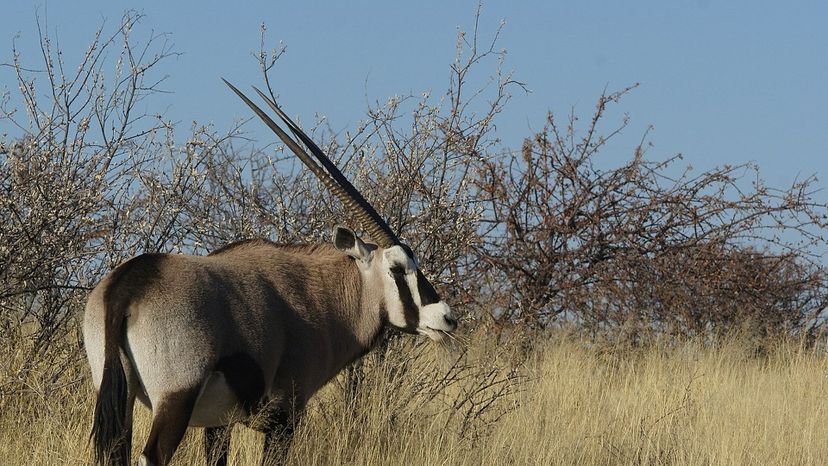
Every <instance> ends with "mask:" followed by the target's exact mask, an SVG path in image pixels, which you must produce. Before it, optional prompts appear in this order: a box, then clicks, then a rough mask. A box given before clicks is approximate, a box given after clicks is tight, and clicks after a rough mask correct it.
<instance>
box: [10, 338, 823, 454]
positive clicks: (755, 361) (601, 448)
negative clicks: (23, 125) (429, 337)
mask: <svg viewBox="0 0 828 466" xmlns="http://www.w3.org/2000/svg"><path fill="white" fill-rule="evenodd" d="M0 346H2V348H0V356H2V357H4V358H5V362H4V363H2V364H1V365H0V369H2V372H0V390H2V392H0V462H1V463H2V464H8V465H16V464H20V465H29V464H42V465H51V464H61V465H65V464H89V461H90V460H89V458H90V451H89V445H88V440H87V439H88V438H89V431H90V417H91V412H92V408H93V406H94V400H93V393H92V390H91V387H90V383H89V381H88V377H87V376H86V371H87V369H86V367H85V366H84V363H83V360H82V359H78V357H77V354H76V353H77V351H78V348H77V344H75V345H67V347H66V348H63V349H62V350H55V351H59V352H60V354H58V355H51V354H50V355H48V356H44V357H43V358H39V359H38V360H37V361H36V362H35V363H33V362H32V360H31V358H29V357H28V356H26V355H27V354H29V352H28V351H27V350H28V349H30V347H29V346H27V344H26V342H21V341H16V342H10V341H4V342H3V343H0ZM521 348H525V345H519V344H517V343H514V344H512V343H509V342H505V343H501V344H500V345H499V346H496V345H493V344H492V340H489V339H488V337H475V338H473V339H472V341H471V342H470V344H469V346H468V348H467V351H466V352H465V353H464V354H463V355H462V356H461V357H459V358H458V357H457V356H454V355H450V354H447V353H446V352H445V351H443V350H441V349H438V348H435V347H434V346H432V345H429V344H427V343H425V342H422V341H415V340H414V339H400V340H395V341H394V342H392V344H391V350H390V353H389V356H388V357H386V358H385V360H382V361H380V360H379V359H378V358H376V357H374V356H372V357H369V358H368V359H367V360H366V362H365V364H364V368H363V369H364V374H365V376H364V379H363V382H362V384H361V388H360V391H359V392H358V394H357V395H356V397H355V398H354V399H353V400H346V397H345V396H344V393H345V391H344V389H343V382H342V378H340V379H337V380H336V381H334V382H332V383H331V384H329V386H327V387H326V388H325V389H324V390H323V391H322V392H321V393H319V394H318V396H317V397H316V399H315V400H314V402H313V403H312V404H311V406H310V407H309V409H308V413H307V416H306V417H305V419H304V420H303V422H302V423H301V425H300V427H299V430H298V432H297V435H296V440H295V443H294V446H293V449H292V450H291V463H292V464H302V465H328V464H359V465H363V464H365V465H386V464H418V465H419V464H423V465H441V464H452V465H454V464H460V465H465V464H468V465H479V464H544V465H545V464H607V465H615V464H717V465H718V464H815V465H816V464H828V442H827V441H826V439H828V359H826V357H825V356H824V355H821V354H817V352H815V351H813V350H809V349H806V348H803V347H802V346H801V345H798V344H797V343H796V342H779V343H778V344H776V345H775V346H774V347H772V348H771V349H770V350H769V351H768V352H767V353H766V354H765V355H763V356H761V357H760V356H755V355H754V354H753V353H752V352H751V351H750V350H749V349H748V346H747V345H744V344H741V343H740V342H739V341H731V342H727V343H723V344H719V345H716V346H705V345H702V344H700V343H698V342H688V343H684V344H679V345H673V346H667V345H665V346H664V347H651V348H647V349H623V348H622V349H618V348H615V349H614V348H607V347H605V346H593V345H589V344H586V343H585V342H582V341H579V340H577V339H573V338H566V337H562V338H557V339H556V338H552V339H550V340H548V341H546V342H544V343H542V344H537V345H535V347H534V349H533V350H531V351H529V352H528V353H527V352H524V350H522V349H521ZM56 361H69V362H66V363H65V364H66V367H62V368H60V370H58V371H56V367H55V364H56ZM55 374H57V375H55ZM136 411H137V413H136V429H135V437H134V438H135V441H134V445H133V448H134V451H135V452H137V451H140V449H141V448H142V446H143V441H144V440H145V439H146V436H147V432H148V430H149V414H148V411H147V410H146V409H144V408H143V407H139V408H136ZM233 435H234V438H233V443H232V446H231V463H232V464H236V465H247V464H258V462H259V461H260V454H261V452H260V450H261V436H260V435H259V434H257V433H255V432H253V431H250V430H249V429H247V428H245V427H242V426H237V427H236V428H235V429H234V431H233ZM203 461H204V460H203V454H202V451H201V432H200V429H191V430H190V431H189V432H188V434H187V437H186V438H185V441H184V442H183V444H182V445H181V447H180V448H179V450H178V452H177V453H176V456H175V461H174V463H175V464H179V465H187V464H203Z"/></svg>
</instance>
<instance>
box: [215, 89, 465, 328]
mask: <svg viewBox="0 0 828 466" xmlns="http://www.w3.org/2000/svg"><path fill="white" fill-rule="evenodd" d="M224 82H225V84H227V85H228V86H230V88H231V89H232V90H233V91H234V92H235V93H236V94H237V95H238V96H239V97H240V98H241V99H242V100H243V101H244V102H245V103H246V104H247V105H248V106H249V107H250V108H251V109H252V110H253V112H255V113H256V115H258V116H259V118H261V119H262V120H263V121H264V122H265V124H267V126H268V127H269V128H270V129H271V130H272V131H273V132H274V133H276V135H277V136H279V139H281V140H282V142H284V143H285V145H287V147H288V148H290V150H291V151H292V152H293V153H294V154H296V156H297V157H299V159H300V160H302V162H303V163H304V164H305V165H306V166H307V167H308V168H309V169H310V170H311V171H312V172H313V173H314V174H315V175H316V176H317V178H319V180H320V181H322V183H323V184H324V185H325V187H326V188H328V190H330V191H331V192H332V193H333V194H335V195H336V197H338V198H339V200H340V201H342V203H343V204H345V206H346V207H347V208H348V210H350V211H351V213H352V214H353V215H354V216H355V217H356V218H357V219H358V220H359V222H360V224H361V225H362V227H363V228H364V229H365V230H366V231H367V232H368V234H369V235H371V238H372V239H373V241H374V243H375V244H369V243H365V242H363V241H362V240H361V239H360V238H359V237H358V236H357V235H356V234H355V233H354V232H353V231H352V230H350V229H348V228H345V227H341V226H337V227H336V228H334V233H333V243H334V246H335V247H336V248H337V249H339V250H340V251H342V252H344V253H345V254H347V255H348V256H350V257H352V258H353V259H354V260H355V262H356V264H357V266H358V267H359V270H360V273H362V275H363V277H365V281H366V283H371V284H372V285H369V286H376V287H381V289H382V308H383V309H384V310H385V312H386V313H387V319H388V323H389V324H391V325H392V326H393V327H396V328H397V329H400V330H402V331H404V332H408V333H420V334H423V335H427V336H428V337H429V338H431V339H432V340H441V339H442V338H443V335H444V332H451V331H453V330H454V329H456V328H457V320H456V319H455V318H454V315H453V314H452V313H451V308H449V306H448V304H446V303H445V302H444V301H443V300H442V299H441V298H440V295H439V294H438V293H437V291H436V290H435V289H434V286H433V285H432V284H431V282H430V281H429V280H428V279H427V278H426V277H425V275H423V273H422V271H420V268H419V264H418V263H417V260H416V258H415V257H414V253H413V252H412V250H411V248H409V247H408V246H406V245H405V244H403V243H402V242H401V241H400V240H399V239H398V238H397V236H396V235H395V234H394V232H393V231H392V230H391V228H390V227H389V226H388V224H387V223H386V222H385V221H384V220H383V219H382V217H380V215H379V214H378V213H377V212H376V210H374V208H373V207H372V206H371V204H369V203H368V201H366V200H365V198H363V197H362V195H361V194H360V193H359V191H357V190H356V188H354V186H353V185H352V184H351V183H350V182H349V181H348V180H347V179H346V178H345V176H344V175H343V174H342V172H340V171H339V169H338V168H337V167H336V165H334V163H333V162H331V160H330V159H329V158H328V157H327V156H326V155H325V154H324V152H322V150H321V149H320V148H319V146H317V145H316V144H315V143H314V142H313V141H312V140H311V139H310V138H309V137H308V136H307V135H306V134H305V133H304V132H303V131H302V130H301V129H300V128H299V127H298V126H297V125H296V124H295V123H294V122H293V121H292V120H291V119H290V118H289V117H288V116H287V115H286V114H285V113H284V112H283V111H282V109H281V108H279V106H278V105H277V104H276V102H274V101H273V100H272V99H271V98H270V97H268V96H267V95H265V94H264V93H263V92H261V91H260V90H258V89H256V92H257V93H258V94H259V96H260V97H261V98H262V99H264V100H265V102H267V104H268V106H269V107H270V108H271V109H272V110H273V111H274V112H276V114H277V115H278V116H279V118H281V120H282V121H283V122H284V123H285V125H287V127H288V128H289V129H290V131H291V132H292V133H293V134H294V135H295V136H296V138H298V139H299V141H301V142H302V143H303V144H304V145H305V146H306V147H307V148H308V149H309V150H310V152H311V153H312V154H313V157H314V158H315V159H316V161H314V158H311V156H309V155H308V154H307V152H305V150H304V149H303V148H302V147H301V146H300V145H299V143H298V142H297V141H296V140H294V139H293V138H291V137H290V136H289V135H288V134H287V133H285V131H283V130H282V128H280V127H279V125H277V124H276V122H274V121H273V120H272V119H271V118H270V117H269V116H268V115H267V114H266V113H264V112H263V111H262V110H261V109H260V108H259V107H258V106H257V105H256V104H254V103H253V102H252V101H251V100H250V99H248V98H247V96H245V95H244V94H242V92H241V91H239V90H238V89H236V88H235V87H234V86H233V85H232V84H230V83H229V82H227V81H226V80H225V81H224ZM254 89H255V88H254Z"/></svg>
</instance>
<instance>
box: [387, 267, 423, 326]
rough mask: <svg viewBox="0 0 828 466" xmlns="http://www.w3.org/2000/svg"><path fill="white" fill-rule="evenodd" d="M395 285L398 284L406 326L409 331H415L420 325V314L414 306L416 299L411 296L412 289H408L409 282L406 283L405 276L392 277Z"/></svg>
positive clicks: (395, 275)
mask: <svg viewBox="0 0 828 466" xmlns="http://www.w3.org/2000/svg"><path fill="white" fill-rule="evenodd" d="M392 276H393V277H394V283H396V284H397V292H398V293H399V295H400V301H402V306H403V316H404V317H405V325H406V328H407V329H409V330H414V329H415V328H417V326H418V325H420V312H419V310H417V305H416V304H414V298H413V297H412V296H411V289H410V288H409V287H408V282H407V281H405V275H397V274H394V275H392Z"/></svg>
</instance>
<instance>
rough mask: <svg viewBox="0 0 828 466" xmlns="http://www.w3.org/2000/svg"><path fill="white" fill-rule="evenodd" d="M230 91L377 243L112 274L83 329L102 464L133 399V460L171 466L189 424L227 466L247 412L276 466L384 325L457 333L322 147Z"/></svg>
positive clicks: (341, 233)
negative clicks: (317, 397)
mask: <svg viewBox="0 0 828 466" xmlns="http://www.w3.org/2000/svg"><path fill="white" fill-rule="evenodd" d="M225 83H227V82H226V81H225ZM227 85H228V86H230V87H231V88H232V89H233V91H234V92H235V93H236V94H238V96H239V97H241V99H242V100H244V102H245V103H247V105H249V106H250V108H252V109H253V111H254V112H255V113H256V114H257V115H258V116H259V117H260V118H261V119H262V120H264V122H265V123H266V124H267V125H268V126H269V127H270V128H271V130H273V131H274V132H275V133H276V134H277V135H278V136H279V138H280V139H281V140H282V141H283V142H284V143H285V144H286V145H287V147H288V148H290V149H291V150H292V151H293V152H294V153H295V154H296V155H297V156H298V157H299V158H300V159H301V160H302V162H304V164H305V165H307V166H308V168H310V169H311V170H312V171H313V173H314V174H316V176H317V177H319V179H320V180H321V181H322V182H323V183H324V184H325V186H326V187H327V188H328V189H329V190H330V191H331V192H332V193H333V194H335V195H336V197H338V198H339V199H340V200H341V201H342V202H343V203H344V204H345V205H346V206H347V208H348V209H349V211H350V212H351V213H352V214H353V215H354V216H355V217H356V219H357V220H359V222H360V223H361V225H362V227H363V228H364V229H365V230H366V231H367V232H368V233H369V234H370V236H371V238H372V239H373V241H374V242H375V243H376V244H370V243H365V242H363V241H362V240H361V239H360V238H359V237H358V236H357V235H356V234H355V233H354V232H353V231H351V230H349V229H347V228H344V227H341V226H337V227H335V228H334V230H333V241H332V243H333V244H316V245H281V244H275V243H272V242H270V241H267V240H264V239H255V240H247V241H241V242H237V243H233V244H230V245H228V246H225V247H223V248H221V249H219V250H217V251H215V252H213V253H211V254H210V255H208V256H190V255H175V254H143V255H140V256H137V257H134V258H132V259H130V260H128V261H127V262H125V263H123V264H121V265H120V266H118V267H117V268H115V269H114V270H113V271H112V272H111V273H109V275H107V276H106V277H105V278H104V279H103V280H102V281H101V282H100V283H99V284H98V285H97V286H96V287H95V289H94V290H93V291H92V292H91V294H90V296H89V300H88V302H87V305H86V312H85V315H84V321H83V338H84V342H85V344H86V353H87V357H88V359H89V365H90V367H91V369H92V381H93V383H94V385H95V387H96V389H97V391H98V397H97V401H96V404H95V415H94V425H93V428H92V437H93V441H94V450H95V455H96V459H97V461H98V462H108V463H112V464H126V463H129V456H130V454H129V451H130V446H131V433H132V411H133V406H134V402H135V399H136V398H137V399H138V400H140V401H141V403H142V404H144V405H146V406H147V407H149V408H150V409H151V410H152V427H151V431H150V434H149V439H148V441H147V443H146V446H145V447H144V450H143V454H142V455H141V458H140V461H139V463H141V464H166V463H167V462H169V461H170V458H171V457H172V455H173V452H174V451H175V449H176V447H177V446H178V444H179V442H180V441H181V438H182V436H183V435H184V432H185V431H186V429H187V426H188V425H190V426H202V427H205V428H206V429H205V448H206V450H207V452H208V454H207V458H208V462H211V463H217V464H225V463H226V461H227V449H228V446H229V432H228V431H227V430H226V429H227V427H226V426H227V425H228V422H230V421H231V420H232V419H238V418H239V416H241V417H242V418H245V417H250V416H253V415H257V416H256V417H257V418H259V419H264V422H259V423H258V425H256V426H253V427H254V428H257V429H259V430H262V431H264V432H265V458H266V459H268V458H270V459H271V460H274V459H275V461H281V460H282V459H284V454H285V452H286V449H287V445H289V442H290V437H291V435H292V428H293V425H294V419H295V418H296V416H297V415H298V414H299V413H301V411H302V409H303V408H304V406H305V404H306V403H307V402H308V399H309V398H310V397H311V396H312V395H313V394H314V393H315V392H316V391H317V390H319V389H320V388H321V387H322V386H323V385H324V384H325V383H326V382H328V381H329V380H330V379H331V378H333V377H334V376H335V375H336V374H337V373H338V372H339V371H340V370H341V369H342V368H344V367H345V366H347V365H348V364H349V363H351V362H353V361H354V360H356V359H358V358H360V357H361V356H362V355H364V354H365V353H366V352H367V351H368V350H369V349H370V348H371V346H372V345H373V344H374V342H375V341H376V340H377V338H378V336H379V335H380V334H381V332H382V330H383V328H384V327H385V326H386V325H390V326H392V327H394V328H397V329H400V330H402V331H404V332H407V333H420V334H424V335H427V336H429V337H430V338H432V339H434V340H440V339H441V338H442V337H443V332H451V331H453V330H454V329H455V328H456V327H457V321H456V320H455V318H454V316H453V315H452V312H451V310H450V308H449V306H448V305H447V304H446V303H445V302H443V301H442V299H441V298H440V296H439V295H438V294H437V292H436V291H435V289H434V287H433V286H432V284H431V283H430V282H429V281H428V279H426V278H425V276H424V275H423V273H422V272H421V271H420V270H419V268H418V265H417V262H416V260H415V259H414V256H413V254H412V252H411V250H410V249H409V248H408V247H407V246H405V245H404V244H402V243H401V242H400V241H399V239H398V238H397V236H396V235H395V234H394V233H393V231H392V230H391V228H390V227H389V226H388V225H387V224H386V223H385V222H384V221H383V220H382V218H381V217H380V216H379V215H378V214H377V212H376V211H375V210H374V208H373V207H372V206H371V205H370V204H369V203H368V202H366V201H365V199H364V198H363V197H362V196H361V195H360V193H359V192H358V191H357V190H356V189H355V188H354V187H353V186H352V185H351V183H349V182H348V180H347V179H345V177H344V176H343V175H342V173H341V172H340V171H339V170H338V169H337V168H336V166H334V164H333V163H332V162H331V161H330V160H329V159H328V158H327V157H326V156H325V154H324V153H323V152H322V151H321V150H320V149H319V147H317V146H316V145H315V144H314V143H313V142H312V141H311V140H310V139H309V138H308V136H307V135H306V134H305V133H303V132H302V131H301V130H300V129H299V127H298V126H297V125H296V124H295V123H293V121H291V120H290V118H288V117H287V115H285V113H284V112H282V110H281V109H280V108H279V107H278V106H277V105H276V103H275V102H273V101H272V100H271V99H270V98H268V97H267V96H266V95H264V94H263V93H262V92H261V91H259V90H258V89H256V91H257V92H258V93H259V95H260V96H261V97H262V98H263V99H264V100H265V101H266V102H267V103H268V105H269V106H270V107H271V109H272V110H273V111H274V112H276V113H277V115H279V117H280V118H281V119H282V121H283V122H284V124H285V125H287V127H288V128H289V129H290V131H291V132H292V133H293V134H294V135H295V136H296V138H297V139H298V140H299V141H301V143H302V144H304V145H305V146H306V147H307V148H308V149H309V150H310V152H311V153H312V154H313V156H314V158H315V159H316V160H314V159H313V158H311V157H310V156H309V155H308V154H307V153H306V152H305V151H304V150H303V149H302V147H301V146H300V145H299V143H298V142H297V141H296V140H294V139H293V138H291V137H290V136H289V135H288V134H286V133H285V132H284V131H283V130H282V129H281V128H280V127H279V126H278V125H277V124H276V123H275V122H274V121H273V120H272V119H271V118H270V117H268V116H267V115H266V114H265V113H264V112H263V111H262V110H261V109H260V108H259V107H257V106H256V105H255V104H254V103H253V102H251V101H250V99H248V98H247V97H246V96H245V95H244V94H242V93H241V92H240V91H239V90H238V89H236V88H235V87H233V86H232V85H230V83H227ZM262 411H264V412H262Z"/></svg>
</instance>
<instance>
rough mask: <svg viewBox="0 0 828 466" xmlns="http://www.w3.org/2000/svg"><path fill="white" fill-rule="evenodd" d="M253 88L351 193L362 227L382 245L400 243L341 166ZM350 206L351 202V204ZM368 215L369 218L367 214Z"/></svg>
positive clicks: (278, 108) (263, 94)
mask: <svg viewBox="0 0 828 466" xmlns="http://www.w3.org/2000/svg"><path fill="white" fill-rule="evenodd" d="M253 89H255V90H256V92H257V93H258V94H259V97H261V98H262V99H263V100H264V101H265V102H267V104H268V105H269V106H270V108H271V109H273V111H274V112H276V114H277V115H278V116H279V118H281V119H282V121H283V122H284V123H285V124H286V125H287V126H288V128H289V129H290V130H291V132H293V134H294V135H295V136H296V137H298V138H299V140H301V141H302V143H304V144H305V146H307V148H308V149H310V151H311V154H313V155H314V156H315V157H316V159H317V160H318V161H319V163H321V164H322V166H323V167H325V169H326V170H327V171H328V173H329V174H330V175H331V176H332V177H333V179H334V180H336V182H337V183H339V185H340V186H342V188H343V189H345V191H346V192H347V193H348V194H349V196H350V197H351V198H352V199H353V200H354V202H355V204H356V205H354V206H353V207H352V211H353V213H354V214H355V215H356V216H357V218H359V219H360V222H361V223H362V227H363V228H365V229H366V230H368V233H369V234H370V235H371V237H372V238H373V239H374V241H376V242H377V244H379V245H380V246H382V247H386V248H387V247H389V246H392V245H394V244H397V243H399V240H398V239H397V236H396V235H395V234H394V232H393V231H392V230H391V227H389V226H388V224H387V223H385V220H383V219H382V217H380V215H379V214H378V213H377V211H376V210H375V209H374V207H373V206H372V205H371V204H370V203H369V202H368V201H367V200H365V198H364V197H363V196H362V193H360V192H359V191H358V190H357V189H356V188H355V187H354V185H352V184H351V182H350V181H348V179H347V178H345V175H343V174H342V172H341V171H339V168H338V167H337V166H336V165H335V164H334V163H333V162H332V161H331V159H330V158H328V156H327V155H325V153H324V152H323V151H322V149H320V148H319V146H317V145H316V143H315V142H313V140H312V139H311V138H310V137H308V135H307V134H305V132H304V131H302V129H301V128H299V126H298V125H297V124H296V123H294V122H293V120H291V119H290V117H288V116H287V114H286V113H285V112H283V111H282V109H281V108H280V107H279V106H278V105H277V104H276V102H274V101H273V100H272V99H271V98H270V97H268V96H267V95H266V94H265V93H264V92H262V91H260V90H259V89H258V88H256V87H255V86H254V87H253ZM349 206H350V204H349ZM366 215H367V217H368V218H367V219H366V218H365V216H366Z"/></svg>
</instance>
